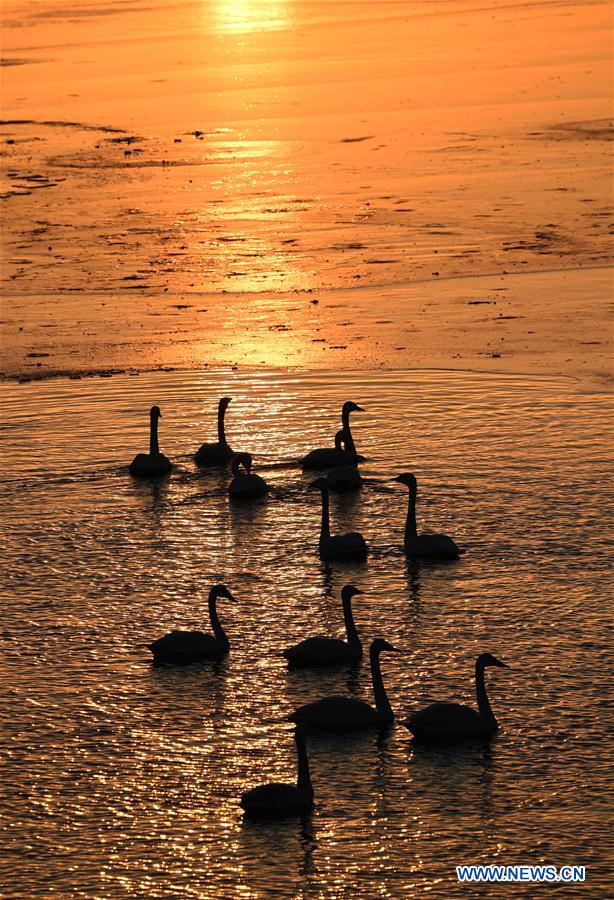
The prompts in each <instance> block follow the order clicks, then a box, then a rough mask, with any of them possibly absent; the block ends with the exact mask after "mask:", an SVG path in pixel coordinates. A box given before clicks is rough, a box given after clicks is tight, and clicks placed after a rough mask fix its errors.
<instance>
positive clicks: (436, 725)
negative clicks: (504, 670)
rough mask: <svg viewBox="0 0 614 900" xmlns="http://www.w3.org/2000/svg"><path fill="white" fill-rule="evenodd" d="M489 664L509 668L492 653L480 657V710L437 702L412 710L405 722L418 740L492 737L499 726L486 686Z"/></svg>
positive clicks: (477, 668) (477, 676)
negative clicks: (486, 673) (416, 710)
mask: <svg viewBox="0 0 614 900" xmlns="http://www.w3.org/2000/svg"><path fill="white" fill-rule="evenodd" d="M487 666H502V667H505V663H502V662H501V661H500V660H499V659H497V658H496V657H495V656H493V655H492V654H491V653H482V654H481V655H480V656H478V658H477V660H476V663H475V688H476V694H477V700H478V708H477V711H476V710H475V709H472V708H471V706H462V705H461V704H460V703H433V704H431V706H427V707H426V709H421V710H419V711H418V712H415V713H412V714H411V715H410V716H409V718H408V719H405V720H404V721H403V722H401V724H402V725H405V727H406V728H409V730H410V731H411V733H412V734H413V735H414V738H415V739H416V740H417V741H423V742H425V743H429V742H431V743H457V742H459V741H468V740H472V739H473V738H482V739H484V738H485V739H489V738H491V737H492V736H493V735H494V733H495V731H497V729H498V728H499V725H498V723H497V720H496V719H495V716H494V714H493V711H492V709H491V708H490V703H489V702H488V696H487V695H486V687H485V686H484V669H485V668H486V667H487Z"/></svg>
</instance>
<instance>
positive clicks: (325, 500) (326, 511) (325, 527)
mask: <svg viewBox="0 0 614 900" xmlns="http://www.w3.org/2000/svg"><path fill="white" fill-rule="evenodd" d="M329 537H330V503H329V497H328V491H326V490H322V524H321V526H320V540H324V539H325V538H329Z"/></svg>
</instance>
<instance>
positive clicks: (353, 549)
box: [311, 478, 369, 559]
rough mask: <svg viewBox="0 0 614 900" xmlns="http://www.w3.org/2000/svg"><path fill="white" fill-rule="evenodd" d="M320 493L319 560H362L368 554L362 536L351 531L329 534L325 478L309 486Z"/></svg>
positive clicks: (327, 493)
mask: <svg viewBox="0 0 614 900" xmlns="http://www.w3.org/2000/svg"><path fill="white" fill-rule="evenodd" d="M311 487H312V488H313V489H316V488H318V489H319V490H320V491H321V493H322V524H321V526H320V541H319V544H318V550H319V553H320V558H321V559H364V558H365V557H366V556H367V553H368V552H369V549H368V547H367V544H366V542H365V539H364V538H363V536H362V534H359V533H358V532H357V531H352V532H351V533H350V534H337V535H334V536H332V535H331V533H330V497H329V487H328V482H327V481H326V478H318V479H317V480H316V481H314V482H313V484H312V485H311Z"/></svg>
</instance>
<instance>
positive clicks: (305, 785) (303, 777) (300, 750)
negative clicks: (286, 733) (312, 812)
mask: <svg viewBox="0 0 614 900" xmlns="http://www.w3.org/2000/svg"><path fill="white" fill-rule="evenodd" d="M296 756H297V759H298V777H297V779H296V786H297V788H298V789H299V791H301V792H302V793H304V794H309V795H310V796H311V797H313V786H312V784H311V776H310V774H309V758H308V756H307V742H306V741H305V735H304V734H297V735H296Z"/></svg>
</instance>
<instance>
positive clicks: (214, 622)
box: [209, 591, 230, 647]
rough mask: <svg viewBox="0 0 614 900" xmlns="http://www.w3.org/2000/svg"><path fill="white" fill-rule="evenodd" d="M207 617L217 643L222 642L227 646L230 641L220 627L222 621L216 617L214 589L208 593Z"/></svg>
mask: <svg viewBox="0 0 614 900" xmlns="http://www.w3.org/2000/svg"><path fill="white" fill-rule="evenodd" d="M209 619H210V621H211V628H212V629H213V633H214V635H215V638H216V640H217V641H218V643H220V644H223V645H224V646H225V647H229V646H230V642H229V640H228V638H227V637H226V632H225V631H224V629H223V628H222V623H221V622H220V620H219V618H218V614H217V595H216V594H215V592H214V591H211V593H210V594H209Z"/></svg>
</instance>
